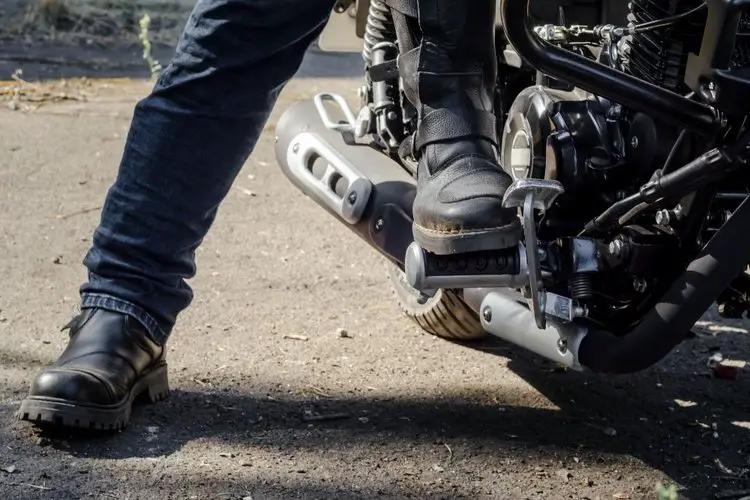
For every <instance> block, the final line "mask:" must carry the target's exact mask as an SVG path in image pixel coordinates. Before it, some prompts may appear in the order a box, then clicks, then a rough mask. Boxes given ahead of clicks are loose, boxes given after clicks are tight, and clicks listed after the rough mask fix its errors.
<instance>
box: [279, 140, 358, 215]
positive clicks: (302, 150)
mask: <svg viewBox="0 0 750 500" xmlns="http://www.w3.org/2000/svg"><path fill="white" fill-rule="evenodd" d="M318 158H322V159H323V160H325V161H326V162H328V164H327V165H326V167H325V171H324V173H323V175H322V176H318V175H316V174H315V173H314V172H313V164H314V163H315V160H316V159H318ZM287 163H288V165H289V170H290V173H291V174H292V175H293V176H294V177H296V178H297V179H298V180H299V181H300V182H301V183H303V184H304V185H305V186H308V187H309V188H310V190H311V193H312V194H313V195H315V196H316V197H317V198H318V200H319V201H320V202H322V203H324V204H325V205H326V206H327V207H328V208H329V209H331V210H332V211H333V212H334V213H335V214H337V215H338V216H339V217H341V218H342V219H343V220H345V221H346V222H348V223H349V224H356V223H358V222H359V221H360V219H361V218H362V215H363V214H364V212H365V209H366V208H367V203H368V201H369V200H370V194H371V193H372V183H371V182H370V180H369V179H367V178H366V177H365V176H364V175H362V174H361V173H360V172H359V171H358V170H357V169H356V168H355V167H354V166H353V165H352V164H350V163H349V162H348V161H347V160H346V158H344V157H343V156H342V155H341V154H340V153H338V152H337V151H336V150H335V149H334V148H332V147H331V146H330V145H329V144H328V143H327V142H326V141H324V140H323V139H322V138H321V137H320V136H318V135H317V134H313V133H310V132H303V133H301V134H299V135H298V136H297V137H295V138H294V140H293V141H291V142H290V143H289V149H288V150H287ZM342 178H343V179H345V180H346V181H347V183H348V185H347V188H346V193H345V194H344V196H343V197H340V196H339V195H338V194H337V191H336V184H338V182H339V180H340V179H342Z"/></svg>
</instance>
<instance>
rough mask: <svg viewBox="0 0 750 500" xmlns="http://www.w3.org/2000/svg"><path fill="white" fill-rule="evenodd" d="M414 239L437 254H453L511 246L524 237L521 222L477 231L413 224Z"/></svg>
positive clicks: (501, 248)
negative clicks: (444, 229) (441, 229)
mask: <svg viewBox="0 0 750 500" xmlns="http://www.w3.org/2000/svg"><path fill="white" fill-rule="evenodd" d="M413 233H414V240H415V241H416V242H417V243H418V244H419V246H421V247H422V248H423V249H425V250H426V251H428V252H430V253H433V254H436V255H453V254H461V253H472V252H486V251H490V250H504V249H506V248H511V247H514V246H516V245H518V243H519V242H520V241H521V240H522V239H523V228H522V227H521V222H520V221H518V220H516V221H514V222H511V223H510V224H508V225H505V226H502V227H497V228H491V229H480V230H477V231H453V232H450V231H436V230H434V229H427V228H425V227H422V226H420V225H419V224H416V223H415V224H414V225H413Z"/></svg>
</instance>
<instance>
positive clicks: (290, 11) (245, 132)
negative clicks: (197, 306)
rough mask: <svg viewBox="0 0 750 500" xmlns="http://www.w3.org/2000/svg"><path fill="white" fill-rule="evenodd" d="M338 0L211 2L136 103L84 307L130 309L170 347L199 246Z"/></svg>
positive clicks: (188, 296)
mask: <svg viewBox="0 0 750 500" xmlns="http://www.w3.org/2000/svg"><path fill="white" fill-rule="evenodd" d="M333 4H334V0H199V1H198V3H197V5H196V6H195V9H194V10H193V13H192V14H191V16H190V20H189V22H188V24H187V26H186V28H185V31H184V33H183V35H182V38H181V40H180V43H179V45H178V47H177V51H176V54H175V56H174V58H173V59H172V61H171V63H170V64H169V66H168V67H167V68H166V69H165V70H164V72H163V73H162V75H161V77H160V78H159V80H158V82H157V84H156V86H155V88H154V89H153V92H152V93H151V94H150V95H149V96H148V97H146V98H145V99H143V100H142V101H140V102H139V103H138V105H137V106H136V108H135V114H134V117H133V122H132V124H131V128H130V132H129V134H128V137H127V142H126V144H125V151H124V154H123V157H122V162H121V164H120V168H119V173H118V175H117V180H116V181H115V183H114V185H113V186H112V187H111V189H110V190H109V192H108V194H107V198H106V202H105V205H104V209H103V212H102V216H101V222H100V225H99V227H98V228H97V230H96V232H95V234H94V240H93V246H92V248H91V250H90V251H89V252H88V254H87V255H86V258H85V259H84V265H85V266H86V267H87V268H88V270H89V279H88V282H87V283H85V284H84V285H83V286H82V287H81V297H82V307H83V308H104V309H109V310H113V311H118V312H122V313H125V314H129V315H131V316H133V317H135V318H137V319H138V320H140V322H141V323H143V324H144V325H145V326H146V328H147V329H148V330H149V332H150V333H151V336H152V337H153V339H154V341H156V342H157V343H160V344H162V343H164V342H165V341H166V340H167V337H168V336H169V333H170V331H171V330H172V328H173V326H174V324H175V321H176V319H177V315H178V314H179V313H180V312H181V311H183V310H184V309H185V308H186V307H188V305H189V304H190V302H191V301H192V299H193V293H192V290H191V289H190V287H189V286H188V285H187V283H185V280H186V279H189V278H191V277H193V276H194V275H195V272H196V268H195V251H196V249H197V248H198V246H199V245H200V244H201V242H202V241H203V238H204V237H205V236H206V233H207V232H208V230H209V228H210V227H211V225H212V223H213V221H214V219H215V217H216V212H217V208H218V207H219V204H220V203H221V202H222V200H223V199H224V197H225V196H226V195H227V192H228V191H229V189H230V187H231V185H232V183H233V181H234V179H235V177H236V176H237V173H238V172H239V170H240V169H241V167H242V166H243V164H244V163H245V161H246V160H247V158H248V156H249V155H250V154H251V152H252V151H253V148H254V146H255V144H256V142H257V140H258V137H259V136H260V133H261V131H262V130H263V127H264V125H265V124H266V121H267V120H268V116H269V114H270V112H271V110H272V108H273V106H274V104H275V102H276V99H277V97H278V94H279V92H280V91H281V90H282V88H283V86H284V85H285V84H286V83H287V82H288V81H289V80H290V79H291V78H292V77H293V76H294V74H295V73H296V72H297V70H298V69H299V66H300V64H301V63H302V58H303V56H304V54H305V52H306V50H307V48H308V46H309V45H310V43H311V42H312V41H313V40H315V38H316V37H317V36H318V35H319V34H320V32H321V30H322V29H323V27H324V26H325V23H326V21H327V19H328V16H329V14H330V12H331V10H332V8H333Z"/></svg>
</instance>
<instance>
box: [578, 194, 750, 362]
mask: <svg viewBox="0 0 750 500" xmlns="http://www.w3.org/2000/svg"><path fill="white" fill-rule="evenodd" d="M748 228H750V197H748V198H745V201H743V202H742V204H741V205H740V206H739V207H738V208H737V210H735V212H734V213H733V214H732V216H731V217H730V218H729V220H728V221H727V222H726V223H725V224H724V225H723V226H722V228H721V229H720V230H719V231H718V232H717V233H716V234H715V235H714V237H713V238H711V240H710V241H709V242H708V244H707V245H706V246H705V247H704V249H703V251H702V252H701V253H700V254H699V255H698V257H697V258H696V259H695V260H694V261H693V262H691V263H690V265H689V266H688V268H687V270H686V271H685V272H684V273H683V274H682V275H681V276H680V277H679V278H678V279H677V280H676V281H675V282H674V283H673V284H672V287H671V288H670V289H669V291H668V292H667V293H666V294H665V295H664V297H662V299H661V300H660V301H659V303H658V304H656V306H654V309H653V310H652V311H651V312H649V313H648V314H647V315H646V316H645V317H644V318H643V320H641V322H640V323H639V324H638V326H637V327H636V328H635V329H634V330H633V331H632V332H630V333H628V334H627V335H625V336H624V337H616V336H614V335H612V334H611V333H609V332H605V331H602V330H592V331H590V332H589V333H588V335H587V336H586V338H584V340H583V342H582V343H581V346H580V350H579V359H580V362H581V364H582V365H584V366H586V367H587V368H589V369H591V370H593V371H595V372H600V373H608V374H624V373H634V372H638V371H641V370H644V369H646V368H648V367H650V366H652V365H653V364H655V363H657V362H658V361H660V360H661V359H662V358H664V357H665V356H666V355H667V354H669V352H670V351H671V350H672V349H673V348H674V347H675V346H677V345H678V344H679V343H680V342H682V340H683V339H684V338H685V336H686V334H687V332H688V331H689V330H690V329H691V328H692V327H693V325H694V324H695V322H696V321H698V320H699V319H700V317H701V316H702V315H703V313H704V312H705V311H706V310H707V309H708V308H709V307H711V304H713V303H714V301H715V300H716V298H717V297H718V296H719V294H720V293H721V292H723V291H724V290H725V289H726V288H727V286H729V284H730V283H731V282H732V280H734V279H735V278H736V277H737V276H738V275H739V274H740V273H741V272H742V270H743V269H744V268H745V266H746V265H747V263H748V261H750V238H747V237H746V234H747V231H748Z"/></svg>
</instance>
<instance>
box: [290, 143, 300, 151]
mask: <svg viewBox="0 0 750 500" xmlns="http://www.w3.org/2000/svg"><path fill="white" fill-rule="evenodd" d="M292 151H293V152H295V153H299V143H297V144H295V145H294V146H292Z"/></svg>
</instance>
